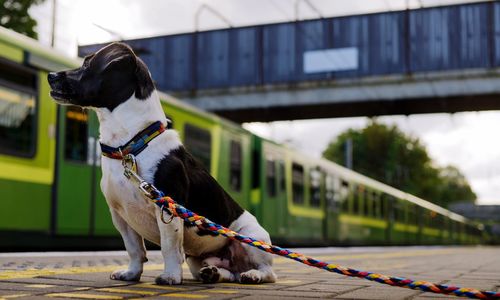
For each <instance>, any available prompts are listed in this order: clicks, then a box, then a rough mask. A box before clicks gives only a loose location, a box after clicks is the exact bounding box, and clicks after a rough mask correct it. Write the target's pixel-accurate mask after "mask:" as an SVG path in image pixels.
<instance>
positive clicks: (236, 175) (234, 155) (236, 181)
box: [229, 140, 242, 191]
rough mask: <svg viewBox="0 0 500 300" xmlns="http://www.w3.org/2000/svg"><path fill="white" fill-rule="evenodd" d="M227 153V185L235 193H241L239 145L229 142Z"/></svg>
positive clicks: (235, 142)
mask: <svg viewBox="0 0 500 300" xmlns="http://www.w3.org/2000/svg"><path fill="white" fill-rule="evenodd" d="M229 148H230V149H229V152H230V155H231V161H230V162H231V165H230V169H229V184H230V185H231V188H232V189H233V190H235V191H241V170H242V167H241V164H242V158H241V143H240V142H237V141H233V140H232V141H231V143H230V146H229Z"/></svg>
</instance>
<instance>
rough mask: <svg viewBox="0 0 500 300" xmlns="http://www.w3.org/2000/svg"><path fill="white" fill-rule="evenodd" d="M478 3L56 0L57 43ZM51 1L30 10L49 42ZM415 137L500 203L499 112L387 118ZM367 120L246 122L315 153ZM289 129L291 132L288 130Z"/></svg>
mask: <svg viewBox="0 0 500 300" xmlns="http://www.w3.org/2000/svg"><path fill="white" fill-rule="evenodd" d="M465 2H477V1H461V0H350V1H343V0H205V1H203V0H142V1H137V0H106V1H103V0H56V3H57V4H56V32H55V48H57V49H58V50H60V51H62V52H64V53H66V54H67V55H69V56H76V53H77V45H85V44H92V43H101V42H108V41H112V40H118V39H131V38H140V37H149V36H157V35H166V34H175V33H183V32H192V31H195V30H210V29H217V28H226V27H229V26H233V27H238V26H247V25H255V24H265V23H275V22H286V21H293V20H296V19H312V18H318V17H333V16H342V15H352V14H362V13H372V12H382V11H391V10H402V9H405V8H406V7H409V8H410V9H413V8H419V7H429V6H438V5H446V4H453V3H465ZM52 4H53V0H46V1H45V2H44V3H43V4H42V5H39V6H36V7H33V8H32V9H31V10H30V13H31V14H32V16H33V17H34V18H35V19H37V21H38V28H37V29H38V33H39V39H40V41H41V42H42V43H44V44H47V45H50V42H51V26H52ZM378 120H379V121H380V122H382V123H385V124H390V125H392V124H395V125H397V126H398V127H399V128H400V129H401V130H402V131H404V132H405V133H407V134H410V135H412V136H414V137H418V138H419V139H420V140H421V141H422V142H423V144H424V145H426V147H427V149H428V151H429V153H430V156H431V157H432V158H433V160H434V161H435V164H436V165H438V166H446V165H449V164H452V165H455V166H457V167H458V168H459V169H460V170H461V171H462V172H463V173H464V174H465V176H466V177H467V179H468V180H469V183H470V184H471V186H472V189H473V190H474V191H475V192H476V194H477V195H478V203H479V204H500V151H499V150H500V139H499V138H496V135H495V133H496V130H497V128H500V111H489V112H468V113H456V114H425V115H411V116H387V117H380V118H378ZM368 121H369V120H368V119H367V118H363V117H359V118H336V119H316V120H298V121H282V122H272V123H266V124H265V123H249V124H244V126H245V128H247V129H249V130H251V131H253V132H255V133H257V134H260V135H262V136H264V137H268V138H271V139H274V140H276V141H278V142H284V143H288V144H290V145H291V146H293V147H294V148H296V149H298V150H300V151H302V152H305V153H308V154H310V155H313V156H317V157H319V156H320V155H321V152H322V151H323V149H325V147H326V145H328V143H329V142H330V141H331V140H332V139H334V138H335V137H336V136H337V135H338V134H340V133H341V132H343V131H345V130H347V129H349V128H363V127H364V126H366V124H367V123H368ZM290 129H291V130H290Z"/></svg>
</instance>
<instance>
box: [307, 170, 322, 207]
mask: <svg viewBox="0 0 500 300" xmlns="http://www.w3.org/2000/svg"><path fill="white" fill-rule="evenodd" d="M309 191H310V195H311V206H314V207H319V206H320V205H321V172H320V171H319V170H318V169H311V171H310V172H309Z"/></svg>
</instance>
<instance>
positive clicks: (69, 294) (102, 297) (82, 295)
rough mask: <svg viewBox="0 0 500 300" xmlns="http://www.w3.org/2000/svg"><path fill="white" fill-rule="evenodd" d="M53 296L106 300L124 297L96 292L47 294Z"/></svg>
mask: <svg viewBox="0 0 500 300" xmlns="http://www.w3.org/2000/svg"><path fill="white" fill-rule="evenodd" d="M45 296H47V297H52V298H76V299H106V300H120V299H123V297H120V296H115V295H113V296H111V295H109V296H108V295H96V294H79V293H52V294H47V295H45Z"/></svg>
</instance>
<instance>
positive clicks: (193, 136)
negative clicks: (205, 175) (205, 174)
mask: <svg viewBox="0 0 500 300" xmlns="http://www.w3.org/2000/svg"><path fill="white" fill-rule="evenodd" d="M184 145H185V146H186V148H187V150H188V151H189V152H191V154H192V155H193V156H194V157H195V158H197V159H198V160H199V161H200V162H201V163H202V164H203V165H204V166H205V168H207V169H208V170H210V158H211V150H212V136H211V135H210V131H208V130H206V129H203V128H199V127H196V126H193V125H191V124H186V125H185V126H184Z"/></svg>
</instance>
